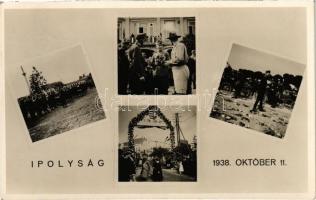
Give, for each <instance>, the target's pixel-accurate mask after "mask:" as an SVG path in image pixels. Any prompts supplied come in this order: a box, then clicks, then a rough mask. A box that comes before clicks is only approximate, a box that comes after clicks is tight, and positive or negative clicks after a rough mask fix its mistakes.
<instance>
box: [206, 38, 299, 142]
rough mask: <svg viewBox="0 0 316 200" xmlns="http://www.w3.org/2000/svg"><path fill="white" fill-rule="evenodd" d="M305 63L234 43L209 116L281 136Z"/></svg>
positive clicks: (285, 126) (286, 123)
mask: <svg viewBox="0 0 316 200" xmlns="http://www.w3.org/2000/svg"><path fill="white" fill-rule="evenodd" d="M304 69H305V65H304V64H300V63H297V62H294V61H291V60H287V59H284V58H281V57H278V56H274V55H271V54H267V53H264V52H261V51H258V50H255V49H251V48H248V47H244V46H241V45H238V44H233V46H232V49H231V52H230V55H229V58H228V61H227V65H226V67H225V69H224V72H223V75H222V79H221V81H220V85H219V88H218V92H217V94H216V98H215V102H214V105H213V109H212V112H211V114H210V117H212V118H216V119H219V120H222V121H225V122H228V123H231V124H236V125H238V126H241V127H245V128H249V129H253V130H256V131H259V132H263V133H265V134H268V135H272V136H275V137H278V138H283V137H284V136H285V133H286V128H287V126H288V123H289V119H290V116H291V113H292V110H293V107H294V104H295V101H296V98H297V95H298V91H299V88H300V85H301V82H302V78H303V76H302V75H303V72H304Z"/></svg>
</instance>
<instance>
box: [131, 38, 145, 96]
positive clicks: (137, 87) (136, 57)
mask: <svg viewBox="0 0 316 200" xmlns="http://www.w3.org/2000/svg"><path fill="white" fill-rule="evenodd" d="M145 38H146V34H144V33H142V34H138V35H137V36H136V42H135V43H134V44H133V45H132V46H131V47H130V49H129V50H128V56H129V60H130V73H129V77H130V78H129V86H130V90H131V93H132V94H143V93H144V84H145V66H146V65H145V60H144V58H143V56H142V54H141V50H140V47H141V46H142V45H143V42H144V40H145Z"/></svg>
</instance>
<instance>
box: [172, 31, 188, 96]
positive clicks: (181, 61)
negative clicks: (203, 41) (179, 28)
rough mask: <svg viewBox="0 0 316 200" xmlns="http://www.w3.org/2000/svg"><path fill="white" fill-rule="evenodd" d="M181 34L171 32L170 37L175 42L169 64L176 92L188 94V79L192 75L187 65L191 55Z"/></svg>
mask: <svg viewBox="0 0 316 200" xmlns="http://www.w3.org/2000/svg"><path fill="white" fill-rule="evenodd" d="M180 38H181V36H178V35H177V34H176V33H169V37H168V38H167V39H169V40H170V41H171V43H172V44H173V48H172V51H171V60H170V61H169V63H168V64H169V65H170V66H171V69H172V74H173V80H174V87H175V93H176V94H186V93H187V87H188V79H189V76H190V71H189V68H188V66H187V62H188V60H189V56H188V53H187V48H186V46H185V45H184V43H183V42H181V39H180Z"/></svg>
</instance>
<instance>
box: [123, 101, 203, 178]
mask: <svg viewBox="0 0 316 200" xmlns="http://www.w3.org/2000/svg"><path fill="white" fill-rule="evenodd" d="M118 123H119V149H118V181H119V182H172V181H173V182H195V181H196V180H197V129H196V106H160V107H159V106H156V105H151V106H148V107H144V106H120V108H119V122H118Z"/></svg>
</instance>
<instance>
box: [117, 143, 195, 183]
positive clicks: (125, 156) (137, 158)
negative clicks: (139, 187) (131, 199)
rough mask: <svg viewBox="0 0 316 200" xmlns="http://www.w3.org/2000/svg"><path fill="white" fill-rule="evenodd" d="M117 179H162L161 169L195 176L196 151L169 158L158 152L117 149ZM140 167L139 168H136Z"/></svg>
mask: <svg viewBox="0 0 316 200" xmlns="http://www.w3.org/2000/svg"><path fill="white" fill-rule="evenodd" d="M118 157H119V166H118V167H119V181H120V182H129V181H137V182H146V181H154V182H159V181H164V173H163V169H175V170H176V171H177V173H178V174H179V175H182V174H186V175H188V176H191V177H195V178H196V164H197V163H196V152H193V153H192V155H186V156H184V155H183V156H181V157H179V158H171V157H168V156H166V155H164V156H163V155H158V154H153V153H151V154H146V153H142V154H137V153H133V152H132V151H131V150H122V149H119V152H118ZM137 169H140V170H137Z"/></svg>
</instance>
